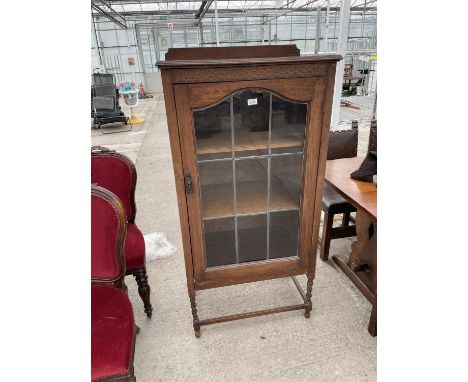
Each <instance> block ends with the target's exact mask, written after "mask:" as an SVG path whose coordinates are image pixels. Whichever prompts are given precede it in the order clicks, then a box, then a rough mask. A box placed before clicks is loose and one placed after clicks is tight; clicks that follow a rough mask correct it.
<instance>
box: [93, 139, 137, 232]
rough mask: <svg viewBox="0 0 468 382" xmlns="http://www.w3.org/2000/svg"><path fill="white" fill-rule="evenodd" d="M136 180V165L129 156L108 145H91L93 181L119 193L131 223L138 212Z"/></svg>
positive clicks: (116, 193) (118, 195)
mask: <svg viewBox="0 0 468 382" xmlns="http://www.w3.org/2000/svg"><path fill="white" fill-rule="evenodd" d="M136 181H137V173H136V169H135V165H134V164H133V162H132V161H131V160H130V159H129V158H128V157H126V156H125V155H123V154H119V153H117V152H115V151H114V150H110V149H108V148H106V147H102V146H93V147H91V183H93V184H97V185H98V186H100V187H104V188H107V189H108V190H110V191H111V192H113V193H114V194H115V195H117V197H118V198H119V199H120V201H121V202H122V204H123V206H124V208H125V213H126V215H127V221H128V222H130V223H133V222H134V220H135V214H136V206H135V187H136Z"/></svg>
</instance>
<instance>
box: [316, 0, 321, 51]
mask: <svg viewBox="0 0 468 382" xmlns="http://www.w3.org/2000/svg"><path fill="white" fill-rule="evenodd" d="M321 11H322V8H320V7H317V19H316V20H315V50H314V53H315V54H318V52H319V51H320V26H321V25H320V13H321Z"/></svg>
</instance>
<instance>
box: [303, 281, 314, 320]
mask: <svg viewBox="0 0 468 382" xmlns="http://www.w3.org/2000/svg"><path fill="white" fill-rule="evenodd" d="M312 283H313V278H312V274H310V273H307V291H306V298H305V301H304V302H305V312H304V317H305V318H310V312H311V310H312V301H311V297H312Z"/></svg>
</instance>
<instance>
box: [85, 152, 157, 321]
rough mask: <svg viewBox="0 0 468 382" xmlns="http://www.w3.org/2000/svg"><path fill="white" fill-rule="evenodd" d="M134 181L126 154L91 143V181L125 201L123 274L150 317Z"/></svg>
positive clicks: (143, 248)
mask: <svg viewBox="0 0 468 382" xmlns="http://www.w3.org/2000/svg"><path fill="white" fill-rule="evenodd" d="M136 181H137V174H136V170H135V165H134V164H133V162H132V161H131V160H130V159H129V158H127V157H126V156H125V155H123V154H119V153H117V152H115V151H113V150H109V149H108V148H106V147H101V146H93V147H92V148H91V183H93V184H97V185H98V186H101V187H104V188H107V189H108V190H110V191H111V192H113V193H114V194H115V195H117V197H118V198H119V199H120V200H121V201H122V204H123V205H124V208H125V213H126V216H127V223H128V224H127V236H126V238H125V246H124V252H125V266H126V269H127V271H126V275H130V274H132V275H133V276H134V277H135V279H136V282H137V284H138V293H139V295H140V297H141V299H142V300H143V304H144V307H145V313H146V315H147V316H148V317H151V315H152V312H153V308H152V306H151V300H150V294H151V290H150V286H149V284H148V275H147V273H146V267H145V241H144V239H143V235H142V233H141V231H140V230H139V229H138V227H137V226H136V224H135V214H136V206H135V186H136Z"/></svg>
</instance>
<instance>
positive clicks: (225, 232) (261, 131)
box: [157, 45, 341, 337]
mask: <svg viewBox="0 0 468 382" xmlns="http://www.w3.org/2000/svg"><path fill="white" fill-rule="evenodd" d="M165 59H166V61H162V62H158V63H157V65H158V66H159V68H160V69H161V72H162V81H163V88H164V99H165V103H166V113H167V122H168V127H169V135H170V141H171V150H172V159H173V164H174V173H175V179H176V188H177V197H178V202H179V215H180V222H181V230H182V238H183V244H184V256H185V268H186V276H187V286H188V294H189V298H190V303H191V307H192V315H193V328H194V330H195V335H196V336H197V337H199V336H200V327H201V326H202V325H208V324H214V323H218V322H225V321H231V320H237V319H241V318H247V317H254V316H260V315H265V314H272V313H278V312H285V311H289V310H295V309H304V310H305V316H306V317H310V311H311V309H312V303H311V294H312V281H313V278H314V275H315V260H316V249H317V240H318V230H319V224H320V209H321V201H322V186H323V177H324V171H325V162H326V152H327V142H328V130H329V123H330V113H331V104H332V97H333V85H334V77H335V66H336V62H337V61H338V60H340V59H341V57H340V56H336V55H328V56H325V55H324V56H309V57H300V56H299V50H298V49H297V48H296V46H295V45H289V46H255V47H254V46H252V47H229V48H197V49H195V48H189V49H169V51H168V53H167V54H166V57H165ZM300 274H306V275H307V290H306V292H305V293H304V292H303V291H302V289H301V288H300V285H299V283H298V282H297V280H295V279H294V283H295V285H296V286H297V287H298V289H299V291H300V293H301V296H302V298H303V303H302V304H297V305H291V306H285V307H278V308H272V309H265V310H260V311H256V312H249V313H241V314H235V315H231V316H224V317H217V318H211V319H205V320H200V319H199V317H198V312H197V305H196V301H195V292H196V291H197V290H202V289H209V288H217V287H222V286H227V285H233V284H241V283H248V282H255V281H260V280H268V279H273V278H280V277H289V276H295V275H300Z"/></svg>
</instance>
